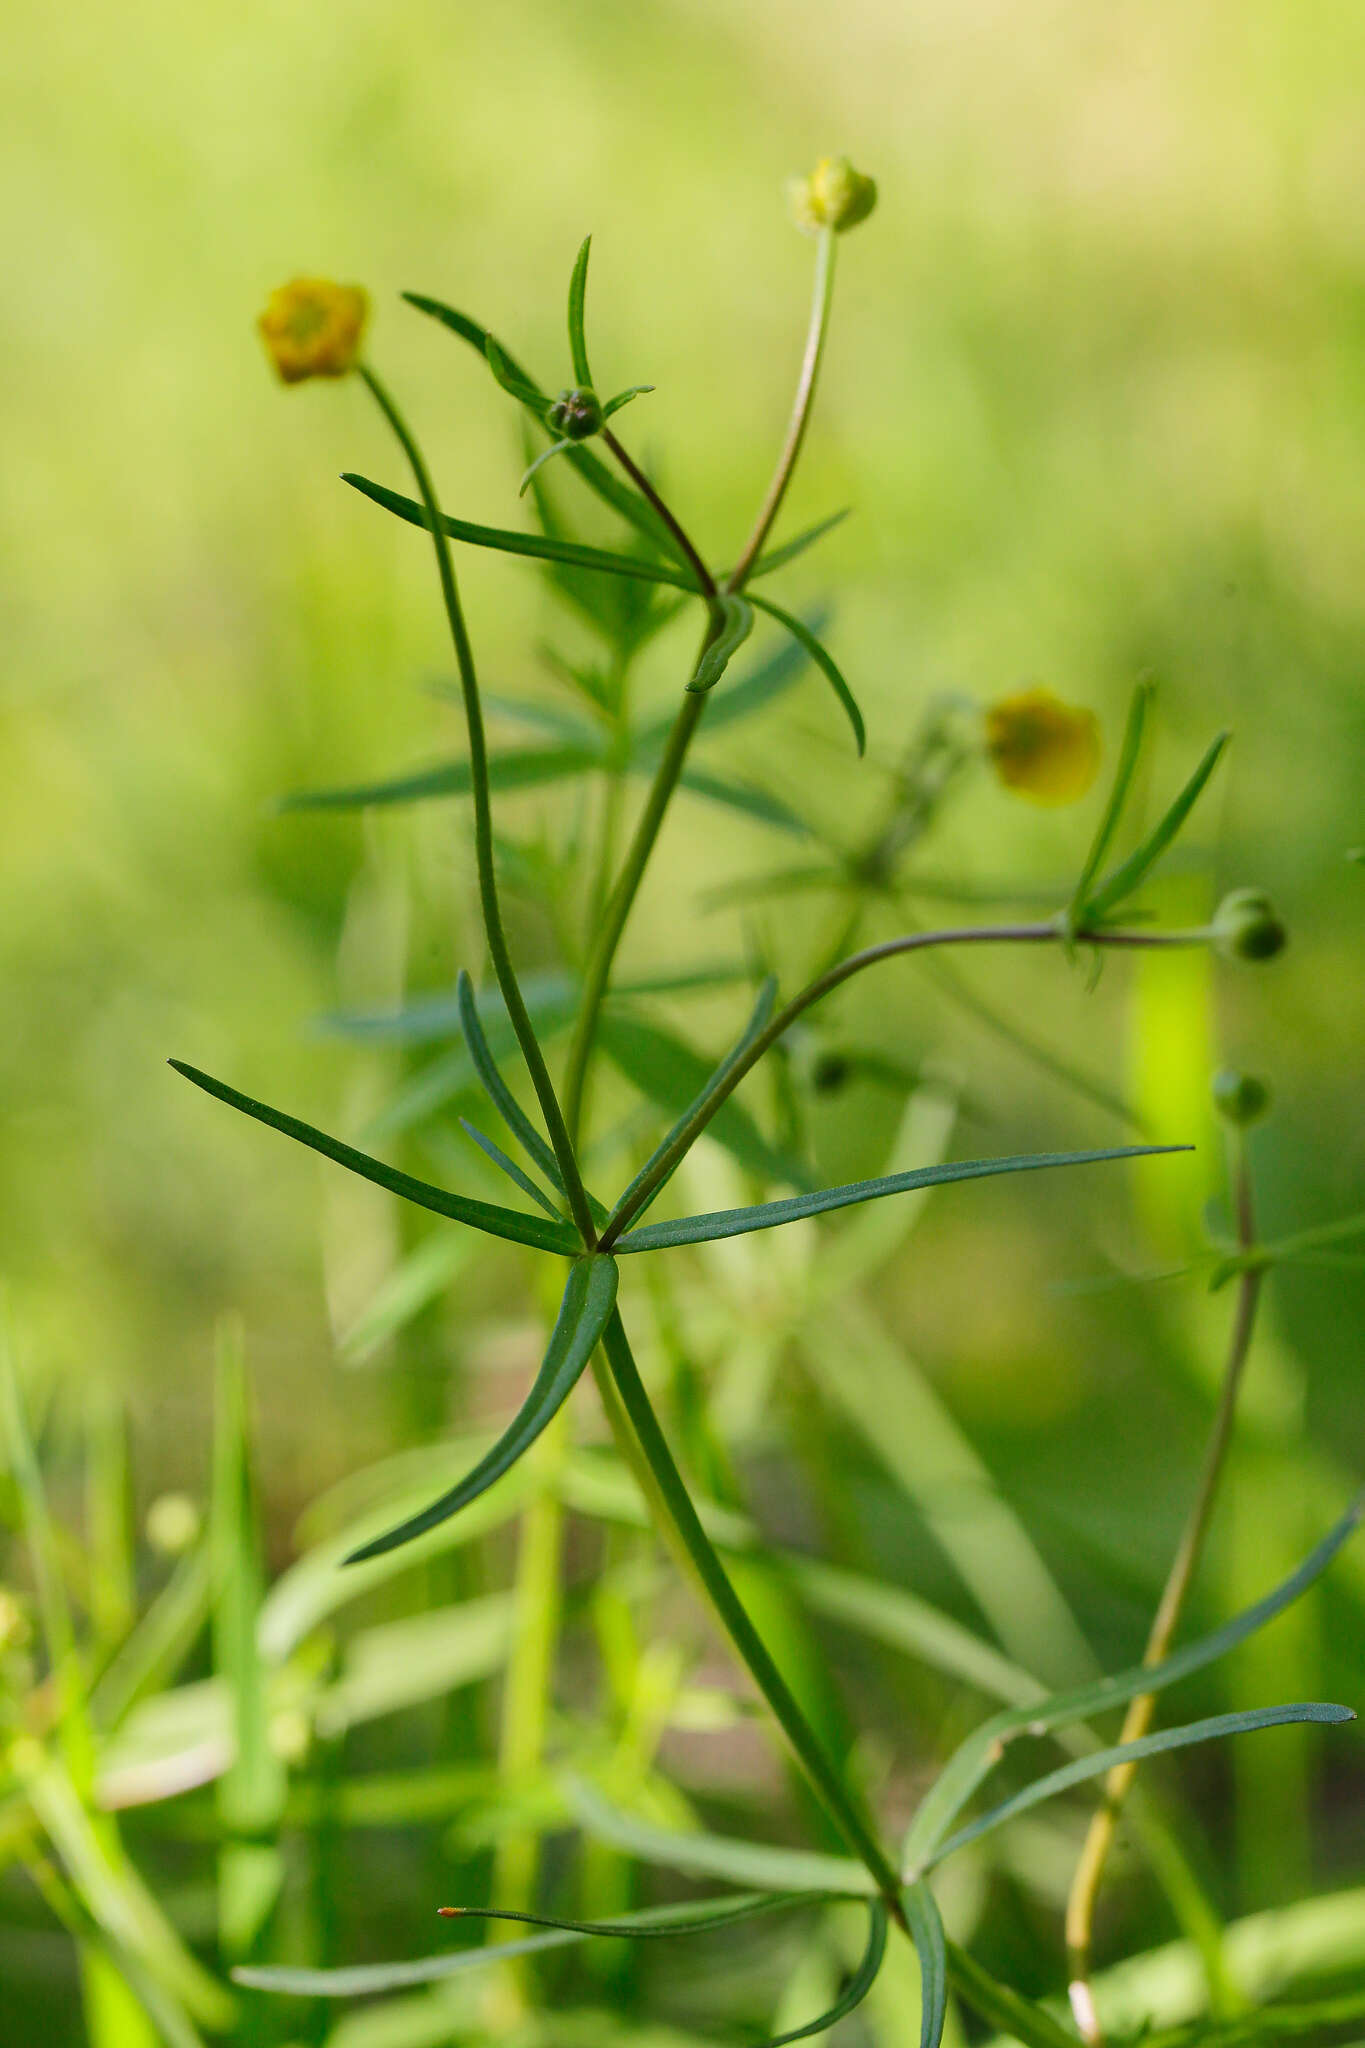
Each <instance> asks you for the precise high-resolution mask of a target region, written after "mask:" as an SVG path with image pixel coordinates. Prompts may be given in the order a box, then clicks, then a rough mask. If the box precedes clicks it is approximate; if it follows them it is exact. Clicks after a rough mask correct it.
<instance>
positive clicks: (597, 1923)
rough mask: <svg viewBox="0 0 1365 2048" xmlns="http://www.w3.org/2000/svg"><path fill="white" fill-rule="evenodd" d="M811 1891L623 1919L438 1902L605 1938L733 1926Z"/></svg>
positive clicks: (448, 1914)
mask: <svg viewBox="0 0 1365 2048" xmlns="http://www.w3.org/2000/svg"><path fill="white" fill-rule="evenodd" d="M819 1902H820V1901H819V1894H818V1893H816V1894H812V1893H810V1892H742V1893H740V1894H739V1896H738V1897H734V1898H728V1899H714V1900H712V1901H710V1902H709V1903H707V1904H703V1905H701V1906H692V1905H681V1906H654V1907H650V1908H648V1909H647V1910H646V1911H645V1912H643V1913H627V1914H625V1915H623V1917H622V1918H621V1919H619V1920H557V1919H555V1918H554V1917H553V1916H552V1915H549V1914H545V1913H517V1912H513V1911H512V1910H511V1909H510V1908H509V1907H504V1906H438V1907H437V1908H436V1910H437V1912H438V1913H439V1914H440V1915H441V1917H442V1919H444V1920H512V1921H515V1922H517V1924H518V1925H521V1926H527V1927H563V1928H565V1929H567V1931H568V1932H569V1933H570V1934H582V1935H586V1936H588V1937H589V1938H590V1939H591V1938H598V1939H601V1940H604V1941H658V1940H662V1939H666V1938H668V1937H670V1936H677V1935H680V1934H709V1933H710V1932H711V1930H712V1928H715V1927H733V1926H734V1925H735V1923H736V1921H738V1920H753V1919H756V1918H757V1917H758V1915H759V1914H761V1913H780V1912H782V1911H784V1910H785V1909H786V1908H787V1907H788V1906H809V1905H811V1904H812V1903H816V1904H818V1903H819Z"/></svg>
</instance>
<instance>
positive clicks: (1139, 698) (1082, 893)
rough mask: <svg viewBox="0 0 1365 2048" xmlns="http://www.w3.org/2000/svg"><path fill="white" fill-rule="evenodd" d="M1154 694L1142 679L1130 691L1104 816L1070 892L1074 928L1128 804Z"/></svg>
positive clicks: (1148, 684)
mask: <svg viewBox="0 0 1365 2048" xmlns="http://www.w3.org/2000/svg"><path fill="white" fill-rule="evenodd" d="M1154 694H1155V691H1154V689H1153V686H1152V684H1151V683H1150V682H1148V681H1147V680H1146V679H1145V678H1144V680H1143V681H1141V682H1140V683H1139V684H1138V686H1137V688H1136V689H1135V690H1134V692H1133V696H1132V701H1131V702H1130V704H1129V706H1128V718H1127V722H1126V723H1125V725H1124V728H1123V743H1122V745H1121V746H1120V748H1119V759H1118V766H1117V767H1116V768H1115V770H1114V781H1113V785H1112V787H1111V788H1110V791H1109V797H1108V801H1107V802H1106V804H1105V806H1104V812H1103V815H1102V816H1101V818H1100V822H1099V824H1098V825H1097V826H1096V828H1095V837H1094V838H1093V840H1092V841H1091V842H1090V851H1089V852H1088V853H1087V855H1086V857H1085V863H1084V866H1083V867H1082V868H1081V874H1080V880H1079V881H1078V882H1077V884H1076V887H1075V890H1074V891H1073V893H1072V898H1071V909H1070V917H1071V921H1072V925H1073V928H1074V926H1075V925H1077V924H1079V923H1080V922H1081V914H1082V910H1083V908H1084V906H1085V903H1086V900H1087V898H1088V897H1089V894H1090V890H1091V887H1092V885H1093V883H1094V880H1095V877H1096V875H1097V874H1098V873H1099V871H1100V869H1101V868H1102V867H1103V865H1104V859H1105V855H1106V854H1107V853H1108V851H1109V848H1110V846H1111V845H1112V843H1113V838H1114V834H1115V832H1116V831H1117V830H1118V824H1119V819H1120V818H1121V817H1122V815H1123V806H1124V805H1125V803H1126V802H1127V801H1128V792H1129V790H1130V789H1131V788H1132V786H1133V777H1134V775H1135V774H1136V773H1137V765H1138V761H1139V759H1140V758H1141V754H1142V741H1143V735H1144V732H1145V730H1146V725H1147V714H1148V712H1149V711H1150V710H1151V707H1152V698H1153V696H1154Z"/></svg>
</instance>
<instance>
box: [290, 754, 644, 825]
mask: <svg viewBox="0 0 1365 2048" xmlns="http://www.w3.org/2000/svg"><path fill="white" fill-rule="evenodd" d="M602 764H603V755H602V750H601V749H600V748H599V747H590V746H587V745H584V744H582V743H578V742H575V743H572V744H566V745H563V746H556V747H509V748H507V749H505V750H504V751H503V752H502V753H499V754H490V755H489V757H488V784H489V787H490V789H497V790H512V789H542V788H544V787H545V786H546V785H548V784H549V783H552V782H563V781H565V780H566V779H567V778H568V777H569V776H571V775H581V774H583V773H584V772H585V771H586V770H588V769H592V768H600V767H601V766H602ZM472 789H473V778H472V776H471V773H470V767H469V763H468V761H438V762H437V763H436V765H435V766H434V767H432V768H419V769H416V770H415V771H414V772H413V773H411V774H408V775H394V776H390V777H388V778H387V779H386V780H384V781H382V782H356V783H348V784H345V785H343V786H342V787H340V788H336V789H296V790H292V791H291V792H290V794H289V795H288V796H284V797H281V798H280V802H279V808H280V810H281V811H284V812H289V811H358V810H380V809H384V808H386V807H389V806H392V805H395V804H423V803H431V802H432V801H434V800H436V799H438V798H445V797H455V796H468V795H469V794H470V792H471V790H472Z"/></svg>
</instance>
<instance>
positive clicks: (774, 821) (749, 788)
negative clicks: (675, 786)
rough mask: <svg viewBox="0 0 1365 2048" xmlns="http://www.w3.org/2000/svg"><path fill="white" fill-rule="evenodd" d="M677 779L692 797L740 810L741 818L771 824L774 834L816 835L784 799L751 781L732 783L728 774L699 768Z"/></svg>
mask: <svg viewBox="0 0 1365 2048" xmlns="http://www.w3.org/2000/svg"><path fill="white" fill-rule="evenodd" d="M678 780H679V783H680V784H681V786H682V787H683V788H684V789H686V790H688V791H690V793H691V794H692V795H693V796H701V797H705V798H706V799H707V801H708V802H709V803H713V804H722V805H723V806H724V807H725V809H726V810H727V811H738V812H739V814H740V816H741V817H744V818H752V819H753V820H754V821H755V823H756V824H759V825H770V826H771V827H772V828H773V830H774V831H776V832H786V833H789V834H790V836H791V837H792V838H793V839H809V838H811V837H812V836H813V834H812V828H811V827H810V826H809V825H808V824H807V823H806V821H805V819H804V818H801V817H798V816H797V814H796V812H795V811H794V810H792V809H791V807H790V806H789V805H787V804H784V803H783V801H782V799H781V797H776V796H770V795H769V793H768V791H767V790H766V789H758V788H756V787H755V785H754V784H753V783H752V782H732V781H731V780H730V778H729V776H727V775H713V774H712V773H711V771H710V769H709V768H696V767H688V768H684V769H683V771H682V774H681V775H680V776H679V778H678Z"/></svg>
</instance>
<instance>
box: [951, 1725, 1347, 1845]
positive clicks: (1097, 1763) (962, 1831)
mask: <svg viewBox="0 0 1365 2048" xmlns="http://www.w3.org/2000/svg"><path fill="white" fill-rule="evenodd" d="M1354 1720H1355V1713H1354V1711H1353V1710H1352V1709H1351V1708H1350V1707H1342V1706H1337V1705H1335V1704H1334V1703H1333V1702H1331V1701H1327V1700H1302V1701H1295V1702H1293V1703H1292V1704H1291V1705H1289V1706H1284V1707H1253V1708H1250V1709H1249V1710H1247V1711H1245V1712H1243V1713H1238V1714H1212V1715H1210V1716H1209V1718H1208V1719H1207V1720H1204V1721H1189V1722H1187V1723H1186V1724H1185V1726H1184V1727H1181V1728H1163V1729H1162V1730H1161V1731H1160V1732H1159V1733H1158V1734H1156V1735H1144V1736H1143V1737H1142V1738H1141V1740H1140V1741H1138V1742H1119V1743H1115V1744H1114V1746H1113V1747H1112V1748H1110V1749H1097V1750H1095V1751H1094V1752H1093V1754H1092V1755H1090V1756H1084V1757H1078V1758H1076V1760H1075V1761H1074V1762H1073V1763H1069V1764H1063V1765H1062V1766H1061V1767H1060V1768H1059V1769H1058V1770H1055V1771H1049V1772H1048V1773H1047V1774H1046V1776H1044V1777H1041V1778H1036V1779H1035V1780H1034V1782H1033V1784H1031V1785H1026V1786H1025V1787H1024V1789H1023V1790H1022V1791H1021V1792H1016V1793H1014V1795H1013V1796H1012V1797H1011V1798H1009V1799H1005V1800H1002V1801H1001V1803H1000V1805H999V1806H993V1807H992V1808H991V1810H990V1812H989V1813H983V1814H981V1815H980V1816H979V1817H978V1818H977V1819H976V1820H974V1821H970V1822H969V1823H968V1825H967V1826H966V1827H964V1828H959V1829H958V1831H957V1833H956V1834H953V1835H949V1837H948V1839H947V1840H946V1841H945V1842H940V1843H939V1845H938V1847H937V1848H936V1849H935V1850H934V1851H933V1853H932V1854H931V1855H930V1856H928V1857H926V1858H925V1859H924V1861H923V1862H922V1863H921V1864H920V1865H919V1866H918V1869H917V1870H916V1872H915V1875H916V1876H919V1875H922V1874H923V1872H924V1871H926V1870H932V1869H933V1868H934V1867H935V1866H936V1865H937V1864H940V1863H942V1862H944V1861H945V1860H946V1858H948V1857H949V1856H952V1855H953V1854H955V1852H956V1851H957V1850H959V1849H964V1848H965V1847H966V1846H967V1844H968V1843H969V1842H975V1841H978V1840H979V1839H980V1838H981V1836H982V1835H985V1834H989V1833H990V1832H991V1830H992V1829H994V1828H998V1827H1001V1826H1003V1824H1004V1823H1005V1822H1006V1821H1007V1820H1013V1819H1014V1818H1015V1816H1016V1814H1020V1813H1027V1812H1028V1811H1029V1809H1030V1808H1031V1807H1034V1806H1040V1805H1041V1804H1042V1802H1043V1801H1044V1800H1045V1799H1054V1798H1055V1797H1056V1796H1057V1794H1058V1793H1059V1792H1068V1791H1070V1790H1071V1788H1072V1787H1073V1786H1075V1785H1084V1784H1085V1783H1087V1782H1088V1780H1090V1779H1092V1778H1100V1777H1103V1776H1104V1775H1105V1774H1106V1773H1107V1772H1109V1771H1111V1770H1112V1769H1113V1768H1114V1766H1115V1765H1116V1764H1136V1763H1141V1762H1142V1761H1143V1760H1144V1759H1145V1758H1147V1757H1149V1756H1163V1755H1165V1754H1166V1753H1167V1752H1168V1751H1170V1750H1176V1749H1192V1748H1194V1747H1195V1746H1196V1745H1198V1744H1199V1743H1203V1742H1218V1741H1220V1740H1221V1739H1222V1738H1223V1737H1224V1736H1227V1735H1249V1734H1252V1733H1253V1732H1254V1731H1255V1730H1256V1729H1258V1728H1286V1727H1297V1726H1300V1725H1303V1724H1305V1723H1313V1724H1316V1725H1319V1726H1322V1727H1340V1726H1341V1725H1342V1723H1344V1722H1346V1721H1354Z"/></svg>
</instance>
